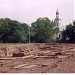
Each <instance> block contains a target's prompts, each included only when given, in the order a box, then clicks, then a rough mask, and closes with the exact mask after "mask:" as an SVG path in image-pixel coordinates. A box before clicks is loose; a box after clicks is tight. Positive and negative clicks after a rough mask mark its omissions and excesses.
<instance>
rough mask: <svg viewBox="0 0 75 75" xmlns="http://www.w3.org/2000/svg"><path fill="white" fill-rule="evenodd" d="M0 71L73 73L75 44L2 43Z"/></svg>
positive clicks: (74, 70)
mask: <svg viewBox="0 0 75 75" xmlns="http://www.w3.org/2000/svg"><path fill="white" fill-rule="evenodd" d="M0 73H75V44H60V43H59V44H51V43H34V44H17V45H4V46H3V45H2V46H0Z"/></svg>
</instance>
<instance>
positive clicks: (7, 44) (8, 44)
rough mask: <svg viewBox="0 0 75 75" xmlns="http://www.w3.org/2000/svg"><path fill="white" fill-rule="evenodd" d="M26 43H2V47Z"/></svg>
mask: <svg viewBox="0 0 75 75" xmlns="http://www.w3.org/2000/svg"><path fill="white" fill-rule="evenodd" d="M20 44H24V43H0V46H10V45H20Z"/></svg>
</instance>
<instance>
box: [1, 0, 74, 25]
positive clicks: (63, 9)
mask: <svg viewBox="0 0 75 75" xmlns="http://www.w3.org/2000/svg"><path fill="white" fill-rule="evenodd" d="M57 9H58V10H59V13H60V18H61V25H65V24H69V23H70V22H72V21H73V20H74V0H0V18H11V19H15V20H18V21H20V22H25V23H28V24H30V23H32V22H34V21H35V20H36V19H37V18H39V17H48V18H49V19H51V20H54V19H55V17H56V15H55V14H56V10H57Z"/></svg>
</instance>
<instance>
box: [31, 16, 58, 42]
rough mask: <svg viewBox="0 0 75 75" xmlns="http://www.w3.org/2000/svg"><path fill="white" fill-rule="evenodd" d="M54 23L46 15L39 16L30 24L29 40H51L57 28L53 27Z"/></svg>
mask: <svg viewBox="0 0 75 75" xmlns="http://www.w3.org/2000/svg"><path fill="white" fill-rule="evenodd" d="M55 26H56V24H55V22H53V21H51V20H49V19H48V18H47V17H45V18H39V19H37V21H36V22H34V23H32V24H31V41H32V42H52V41H53V37H54V34H55V33H56V32H58V28H55V29H53V27H55Z"/></svg>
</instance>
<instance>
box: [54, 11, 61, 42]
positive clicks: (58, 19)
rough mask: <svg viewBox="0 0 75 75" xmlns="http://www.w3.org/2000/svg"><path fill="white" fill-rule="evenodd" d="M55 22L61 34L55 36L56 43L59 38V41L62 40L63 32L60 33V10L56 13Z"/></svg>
mask: <svg viewBox="0 0 75 75" xmlns="http://www.w3.org/2000/svg"><path fill="white" fill-rule="evenodd" d="M54 21H55V23H56V27H55V28H59V32H58V33H56V34H55V35H54V41H55V42H56V40H57V38H59V40H60V39H61V31H60V24H61V23H60V21H61V19H60V18H59V11H58V10H57V11H56V18H55V20H54Z"/></svg>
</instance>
